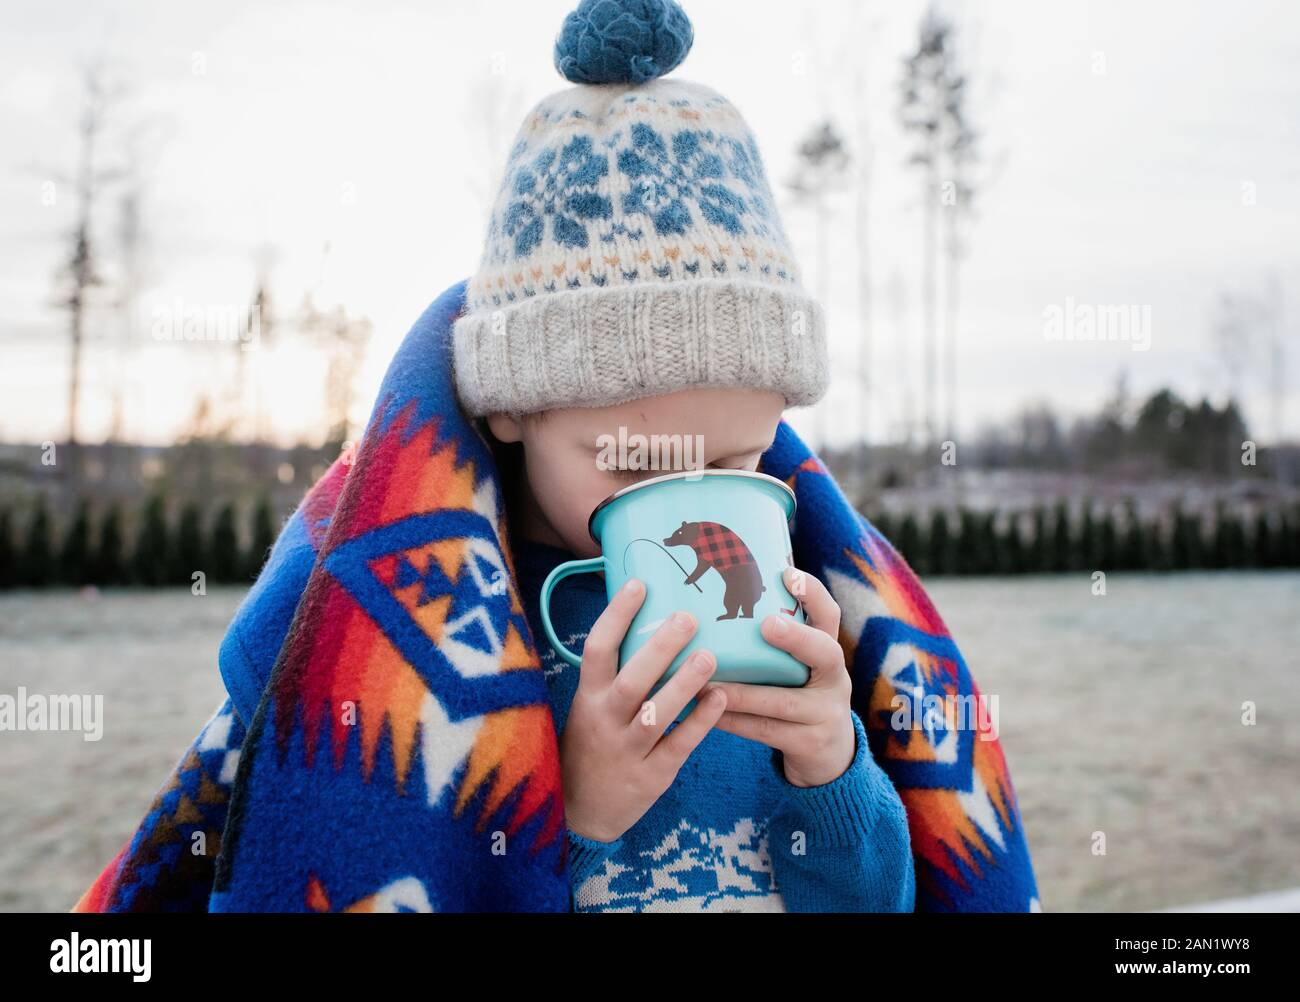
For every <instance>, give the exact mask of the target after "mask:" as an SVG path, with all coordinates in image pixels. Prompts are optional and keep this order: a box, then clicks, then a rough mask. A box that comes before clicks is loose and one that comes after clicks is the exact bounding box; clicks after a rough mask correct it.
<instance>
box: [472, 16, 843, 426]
mask: <svg viewBox="0 0 1300 1002" xmlns="http://www.w3.org/2000/svg"><path fill="white" fill-rule="evenodd" d="M692 41H693V33H692V30H691V25H690V22H689V21H688V20H687V19H686V15H685V14H684V13H683V12H682V9H681V8H680V7H679V6H678V5H677V4H676V3H675V2H673V0H582V3H581V4H580V5H579V7H578V8H577V10H576V11H574V12H573V13H571V14H570V15H569V16H568V18H567V19H566V20H565V23H564V26H563V28H562V30H561V32H560V35H559V37H558V38H557V39H556V44H555V64H556V67H557V69H559V71H560V72H561V74H562V75H564V76H565V77H566V79H568V80H570V81H573V82H574V83H575V84H576V86H573V87H570V88H568V89H566V90H563V91H559V92H558V93H555V94H552V95H550V96H548V97H546V98H544V99H543V100H541V101H540V102H538V104H537V105H535V106H534V107H533V109H532V110H531V111H530V112H529V113H528V115H527V117H526V118H525V120H524V122H523V125H522V126H521V127H520V130H519V132H518V134H517V136H516V140H515V143H514V146H513V148H512V150H511V152H510V156H509V159H508V160H507V163H506V167H505V172H504V175H503V179H502V185H501V189H500V191H499V193H498V195H497V198H496V201H495V204H494V207H493V209H492V216H491V221H490V223H489V225H488V232H487V242H486V246H485V248H484V252H483V257H482V260H481V262H480V264H479V268H478V271H477V273H476V274H475V275H474V276H473V277H472V278H471V279H470V281H469V285H468V290H467V296H466V304H465V310H464V312H463V314H462V315H461V316H460V317H459V318H458V319H457V321H456V323H455V326H454V329H453V351H454V369H455V374H456V385H457V393H458V396H459V397H460V401H461V404H462V406H463V407H464V409H465V410H466V412H467V413H469V414H470V415H471V416H474V417H477V416H481V415H484V414H490V413H494V412H497V411H503V412H506V413H512V414H516V415H520V414H527V413H531V412H534V411H542V410H550V409H552V408H560V407H599V406H605V405H610V404H617V403H623V402H625V401H628V400H634V399H638V398H641V397H646V396H652V395H657V394H662V393H671V392H673V391H675V390H681V389H687V388H692V387H709V386H742V387H749V388H759V389H772V390H776V391H778V392H780V393H782V394H784V396H785V399H786V404H787V406H803V405H808V404H812V403H814V402H816V401H817V400H819V399H820V398H821V397H822V395H823V394H824V393H825V392H826V388H827V384H828V382H829V379H830V365H829V360H828V357H827V347H826V332H825V331H826V321H825V312H824V310H823V308H822V306H821V305H820V304H819V303H818V302H817V301H816V300H815V299H814V298H812V297H811V296H810V295H809V294H808V293H807V292H806V291H805V290H804V288H803V286H802V285H801V283H800V278H799V270H798V268H797V266H796V263H795V260H794V255H793V253H792V252H791V248H790V241H789V239H788V238H787V236H786V233H785V230H784V228H783V227H782V224H781V220H780V218H779V217H778V215H777V211H776V205H775V203H774V201H773V199H772V192H771V189H770V188H769V186H768V181H767V176H766V172H765V171H764V167H763V162H762V159H761V157H760V155H759V151H758V146H757V144H756V143H755V141H754V137H753V135H752V134H751V133H750V130H749V128H748V127H747V126H746V124H745V122H744V120H743V119H742V118H741V116H740V113H739V112H738V111H737V110H736V109H735V108H734V107H733V106H732V105H731V104H730V102H728V101H727V99H726V98H724V97H723V96H722V95H721V94H718V93H717V92H716V91H714V90H712V89H710V88H708V87H705V86H703V85H700V84H695V83H689V82H687V81H684V80H665V79H661V77H662V75H663V74H664V73H667V72H668V71H670V70H671V69H672V68H673V67H675V66H676V65H677V64H678V63H680V62H681V60H682V59H683V58H684V57H685V55H686V53H687V51H688V50H689V49H690V46H691V43H692Z"/></svg>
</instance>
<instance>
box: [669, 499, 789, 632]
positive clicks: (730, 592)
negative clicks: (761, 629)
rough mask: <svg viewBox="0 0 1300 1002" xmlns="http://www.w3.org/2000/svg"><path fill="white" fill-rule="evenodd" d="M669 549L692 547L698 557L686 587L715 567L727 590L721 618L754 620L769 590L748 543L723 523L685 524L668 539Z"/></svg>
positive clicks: (723, 600) (724, 594)
mask: <svg viewBox="0 0 1300 1002" xmlns="http://www.w3.org/2000/svg"><path fill="white" fill-rule="evenodd" d="M664 545H665V546H689V547H690V548H691V549H693V550H694V551H695V556H696V557H697V558H698V559H697V562H696V564H695V570H693V571H691V573H690V574H689V575H687V578H686V584H688V585H689V584H695V582H696V581H698V580H699V579H700V578H701V577H702V576H703V575H704V573H705V572H706V571H707V570H708V569H709V568H710V567H712V568H713V569H714V570H716V571H717V572H718V574H720V575H721V576H722V580H723V581H725V582H726V584H727V588H726V591H725V592H724V593H723V596H722V604H723V606H724V607H725V609H726V611H725V612H724V613H723V614H722V615H721V616H718V617H717V618H718V619H735V618H736V617H737V616H738V615H739V616H740V617H741V618H743V619H753V618H754V603H755V602H757V601H758V599H759V596H761V595H762V594H763V592H765V591H767V587H766V586H765V585H764V584H763V575H762V574H761V573H760V572H759V569H758V564H757V563H756V562H755V560H754V555H753V554H752V553H750V552H749V547H748V546H746V545H745V542H744V540H742V539H741V538H740V537H739V536H737V535H736V534H735V533H734V532H732V531H731V530H730V529H728V528H727V527H726V526H725V525H723V524H722V523H720V522H682V524H681V526H680V527H679V528H678V529H677V530H676V531H675V532H674V533H673V534H672V535H671V536H669V537H667V538H666V539H665V540H664Z"/></svg>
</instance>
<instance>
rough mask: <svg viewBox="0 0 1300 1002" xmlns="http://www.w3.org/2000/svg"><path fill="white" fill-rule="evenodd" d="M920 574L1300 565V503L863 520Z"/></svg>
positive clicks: (1092, 508)
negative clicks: (1143, 513)
mask: <svg viewBox="0 0 1300 1002" xmlns="http://www.w3.org/2000/svg"><path fill="white" fill-rule="evenodd" d="M868 518H869V519H870V521H871V522H872V524H873V525H875V526H876V528H877V529H879V530H880V531H881V532H882V533H883V534H884V535H885V537H886V538H887V539H889V541H890V542H892V543H893V544H894V546H895V547H896V548H897V549H898V551H899V552H900V553H901V554H902V555H903V557H904V558H905V559H906V560H907V562H908V563H909V564H910V565H911V567H912V569H913V570H915V571H916V572H917V573H918V574H923V575H926V576H930V577H934V576H940V575H945V574H1037V573H1054V572H1057V573H1059V572H1063V571H1098V570H1099V571H1183V570H1202V569H1212V568H1255V567H1300V507H1296V508H1293V509H1290V510H1287V509H1282V510H1274V511H1259V512H1257V513H1256V514H1254V515H1253V516H1250V517H1243V516H1242V515H1241V514H1239V513H1238V512H1236V511H1233V510H1232V509H1230V508H1228V507H1227V506H1225V505H1222V504H1221V505H1219V506H1218V507H1217V508H1216V510H1215V513H1214V515H1213V516H1212V517H1206V518H1202V517H1199V516H1197V515H1194V514H1191V513H1189V512H1187V511H1184V510H1183V509H1182V508H1175V509H1174V510H1173V512H1172V513H1166V514H1165V515H1164V516H1163V517H1161V518H1155V519H1142V518H1139V517H1138V515H1137V512H1136V509H1135V506H1133V505H1132V504H1130V505H1128V506H1127V507H1126V509H1125V511H1124V514H1123V516H1122V517H1119V518H1117V517H1116V515H1115V513H1114V512H1113V511H1111V510H1110V509H1109V508H1106V509H1103V510H1101V511H1097V510H1096V507H1095V506H1094V505H1091V504H1085V505H1084V506H1083V511H1082V514H1081V515H1080V516H1079V517H1075V518H1071V515H1070V509H1069V506H1068V505H1066V504H1065V503H1061V504H1058V505H1057V506H1056V507H1055V508H1054V509H1052V510H1050V511H1049V510H1048V509H1047V508H1044V507H1039V508H1036V509H1034V510H1032V511H1029V512H1017V513H1013V514H1007V513H999V512H976V511H971V510H969V509H962V510H959V511H957V512H948V511H944V510H942V509H939V510H936V511H934V512H933V513H931V514H930V515H928V516H926V517H921V518H917V517H916V516H914V515H911V514H908V515H905V516H903V517H902V518H896V517H890V516H889V515H888V514H887V513H881V514H877V515H875V516H870V515H869V516H868Z"/></svg>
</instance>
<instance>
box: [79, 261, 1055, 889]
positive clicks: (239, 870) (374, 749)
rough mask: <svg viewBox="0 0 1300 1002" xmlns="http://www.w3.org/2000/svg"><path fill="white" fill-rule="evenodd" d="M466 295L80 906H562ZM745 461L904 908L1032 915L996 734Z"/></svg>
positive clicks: (307, 523)
mask: <svg viewBox="0 0 1300 1002" xmlns="http://www.w3.org/2000/svg"><path fill="white" fill-rule="evenodd" d="M464 297H465V282H463V281H462V282H459V283H457V284H456V285H453V286H452V287H451V288H449V289H448V290H446V292H444V293H443V294H442V295H441V296H440V297H439V298H438V299H437V300H436V301H435V302H433V303H432V304H431V305H430V306H429V308H428V309H427V310H426V311H425V313H424V314H423V315H422V316H421V317H420V319H419V320H418V321H417V322H416V324H415V326H414V327H413V328H412V330H411V332H410V333H409V334H408V335H407V337H406V339H405V341H404V342H403V344H402V346H401V348H400V349H399V351H398V352H397V354H396V356H395V357H394V358H393V360H392V362H391V364H390V367H389V370H388V373H387V376H386V377H385V380H384V383H383V386H382V389H381V391H380V395H379V399H378V401H377V402H376V405H375V407H374V410H373V412H372V415H371V418H370V421H369V423H368V425H367V429H366V432H365V435H364V437H363V439H362V441H361V442H360V444H359V446H358V447H357V449H356V450H355V452H354V453H350V454H348V455H345V456H343V457H340V459H339V460H338V461H337V462H336V463H335V464H334V465H333V466H332V467H331V468H330V470H329V471H328V472H327V473H326V474H325V475H324V476H323V477H322V478H321V480H320V481H319V482H318V483H317V484H316V485H315V486H314V487H313V488H312V489H311V490H310V491H309V492H308V494H307V496H306V497H305V499H304V500H303V502H302V504H301V505H300V506H299V508H298V509H297V511H296V512H295V513H294V514H293V516H292V517H291V518H290V519H289V521H288V522H287V524H286V525H285V526H284V528H283V530H282V531H281V533H280V536H279V538H278V539H277V541H276V544H275V546H274V548H273V550H272V551H271V555H270V558H269V560H268V562H267V564H266V566H265V568H264V569H263V570H262V573H261V575H260V576H259V577H258V579H257V582H256V584H255V585H254V586H253V588H252V589H251V591H250V592H249V594H248V596H247V598H246V600H245V601H244V603H243V604H242V605H241V607H240V609H239V611H238V613H237V614H236V616H235V619H234V622H233V623H232V624H231V626H230V629H229V632H228V633H227V635H226V638H225V640H224V642H223V644H222V646H221V651H220V668H221V674H222V678H223V679H224V681H225V684H226V688H227V691H228V693H229V699H228V700H227V702H226V703H225V705H223V706H222V707H220V708H219V709H218V710H217V712H216V714H215V716H214V717H213V718H212V720H210V721H209V722H208V723H207V724H206V725H205V726H204V728H203V729H202V730H201V732H200V733H199V735H198V736H197V737H196V739H195V741H194V743H193V745H192V746H191V747H190V748H189V749H187V750H186V752H185V754H183V755H182V756H181V758H180V760H179V761H178V762H177V765H176V767H175V769H174V770H173V772H172V774H171V775H170V776H169V777H168V778H167V780H166V781H165V782H164V784H163V785H162V787H161V788H160V789H159V791H158V793H157V796H156V797H155V800H154V802H153V804H152V805H151V807H150V809H149V811H148V812H147V813H146V816H145V817H144V819H143V820H142V821H141V822H140V824H139V826H138V828H137V829H136V831H135V832H134V834H133V835H132V836H131V837H130V838H129V839H128V840H127V842H126V844H125V845H123V847H122V849H121V850H120V851H119V853H118V854H117V855H116V856H115V857H114V859H113V860H111V861H110V862H109V863H108V865H107V866H106V867H105V868H104V870H103V872H102V873H101V874H100V876H99V878H98V879H97V880H96V881H95V883H94V884H93V885H92V886H91V887H90V888H89V889H88V890H87V891H86V893H85V894H84V895H83V896H82V898H81V899H80V901H78V903H77V905H76V906H75V909H76V910H79V911H132V910H137V911H138V910H150V911H175V910H204V909H207V910H211V911H393V910H403V911H433V910H436V911H469V910H502V911H516V910H518V911H567V910H568V909H569V907H570V886H569V874H568V870H567V859H566V855H567V852H566V847H567V840H566V838H565V834H566V828H565V825H564V804H563V796H562V792H561V787H560V776H561V772H560V766H559V755H558V748H557V740H556V732H555V724H554V721H553V718H552V713H551V709H550V707H549V705H548V699H547V690H546V683H545V680H544V678H543V675H542V672H541V670H540V663H539V659H538V650H537V646H536V644H537V638H535V637H534V636H533V634H532V631H531V630H530V628H529V625H528V621H527V617H526V616H525V612H524V609H523V607H522V605H521V603H520V597H519V589H518V587H517V583H516V580H515V574H514V560H513V555H512V552H511V547H510V543H509V535H508V526H507V525H506V521H505V508H504V499H503V497H502V494H501V491H500V484H499V480H498V477H497V471H496V469H495V466H494V460H493V456H492V452H491V449H490V448H489V446H488V444H487V442H486V441H485V440H484V438H483V436H482V434H481V432H480V431H479V430H478V428H477V427H476V426H475V425H474V424H472V423H471V422H469V421H468V420H467V419H466V418H465V416H464V415H463V413H462V412H461V411H460V409H459V407H458V406H457V404H456V398H455V393H454V389H453V382H452V374H451V351H450V341H449V338H450V332H451V325H452V322H453V321H454V319H455V318H456V316H457V315H458V314H459V312H460V311H461V310H462V309H463V306H464ZM759 468H760V469H761V470H762V471H763V472H765V473H768V474H771V475H772V476H775V477H778V478H779V479H781V480H783V481H785V482H786V483H788V484H789V485H790V486H791V487H792V488H793V489H794V491H795V494H796V497H797V499H798V514H797V515H796V521H795V525H794V534H793V536H794V538H793V542H794V558H795V564H796V565H797V566H798V567H800V568H802V569H803V570H805V571H807V572H808V573H811V574H813V575H815V576H817V577H818V578H820V579H821V580H822V581H824V582H826V584H827V585H828V586H829V587H830V589H831V591H832V594H833V595H834V596H835V598H836V601H837V602H838V603H839V604H840V607H841V609H842V611H843V619H842V629H841V637H840V640H841V644H842V645H843V646H844V649H845V654H846V661H847V663H848V664H849V665H850V669H851V673H852V676H853V682H854V697H853V706H854V710H855V712H856V713H857V715H858V716H859V717H860V718H861V720H862V722H863V724H864V726H865V728H866V733H867V735H868V738H869V743H870V750H871V753H872V755H873V756H874V758H875V760H876V762H878V763H879V764H880V766H881V767H882V768H883V769H884V771H885V773H886V774H887V775H888V776H889V778H890V780H891V781H892V782H893V783H894V786H895V788H896V789H897V790H898V793H899V795H900V797H901V799H902V801H903V804H904V806H905V807H906V809H907V815H908V827H909V832H910V837H911V845H912V851H913V858H914V862H915V873H916V908H917V909H918V910H922V911H1032V910H1039V904H1038V897H1037V894H1038V892H1037V887H1036V885H1035V881H1034V874H1033V870H1032V866H1031V863H1030V858H1029V853H1028V848H1027V845H1026V842H1025V836H1024V831H1023V828H1022V825H1021V819H1020V814H1019V809H1018V806H1017V803H1016V797H1015V792H1014V790H1013V788H1012V784H1011V778H1010V773H1009V771H1008V768H1007V765H1006V761H1005V759H1004V757H1003V754H1002V749H1001V746H1000V743H999V741H998V740H997V736H996V733H995V732H994V730H993V727H992V725H991V723H990V720H989V718H988V714H987V713H986V712H985V713H981V712H979V707H980V706H982V705H984V704H983V703H982V697H981V696H980V694H979V691H978V689H977V688H976V686H975V683H974V681H973V679H972V678H971V675H970V673H969V671H968V670H967V667H966V664H965V661H964V660H963V659H962V656H961V653H960V651H959V650H958V648H957V646H956V644H955V643H954V642H953V640H952V639H951V637H950V636H949V634H948V631H947V628H946V627H945V626H944V624H943V621H942V620H941V618H940V617H939V615H938V613H937V612H936V611H935V610H934V608H933V606H932V605H931V603H930V601H929V599H928V597H927V596H926V594H925V592H924V590H923V589H922V587H921V585H920V584H919V582H918V581H917V580H916V578H915V577H914V576H913V574H912V572H911V571H910V569H909V568H908V567H907V565H906V563H905V562H904V561H903V560H902V559H901V558H900V557H899V555H898V554H897V553H896V552H895V550H894V549H893V548H892V547H891V546H890V544H889V543H888V542H887V541H886V540H885V539H884V538H883V537H882V536H881V535H880V534H879V533H878V532H877V531H876V530H875V528H874V527H873V526H872V525H870V523H869V522H868V521H867V520H866V519H865V518H863V517H862V516H861V515H859V514H858V513H857V512H855V511H854V510H853V508H852V507H851V506H850V505H849V503H848V502H847V500H846V499H845V497H844V495H843V494H842V492H841V491H840V489H839V487H838V486H837V485H836V483H835V481H834V479H833V478H832V477H831V475H830V474H829V472H828V471H827V470H826V468H825V467H824V465H823V464H822V463H821V461H820V460H819V459H818V458H817V457H816V456H815V455H813V454H812V453H811V452H810V450H809V449H808V448H807V446H805V445H804V443H803V442H802V441H800V439H799V437H798V436H797V435H796V434H795V432H794V431H793V429H792V428H791V427H790V426H789V425H788V424H787V423H786V422H784V421H783V422H782V423H781V425H780V427H779V429H778V433H777V437H776V440H775V442H774V443H773V445H772V447H771V449H769V450H768V452H767V453H765V454H764V456H763V458H762V462H761V464H760V467H759ZM972 711H974V712H972Z"/></svg>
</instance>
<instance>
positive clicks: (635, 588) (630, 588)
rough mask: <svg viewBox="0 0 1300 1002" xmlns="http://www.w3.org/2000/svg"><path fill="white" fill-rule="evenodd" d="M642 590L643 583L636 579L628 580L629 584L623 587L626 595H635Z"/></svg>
mask: <svg viewBox="0 0 1300 1002" xmlns="http://www.w3.org/2000/svg"><path fill="white" fill-rule="evenodd" d="M640 590H641V582H640V581H638V580H637V579H636V578H628V579H627V583H626V584H625V585H623V591H624V593H626V594H628V595H634V594H636V593H637V592H639V591H640Z"/></svg>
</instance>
